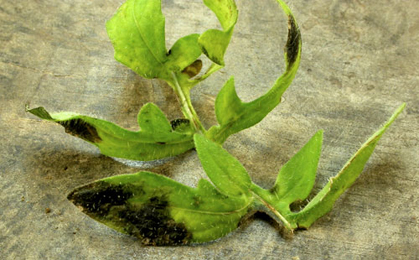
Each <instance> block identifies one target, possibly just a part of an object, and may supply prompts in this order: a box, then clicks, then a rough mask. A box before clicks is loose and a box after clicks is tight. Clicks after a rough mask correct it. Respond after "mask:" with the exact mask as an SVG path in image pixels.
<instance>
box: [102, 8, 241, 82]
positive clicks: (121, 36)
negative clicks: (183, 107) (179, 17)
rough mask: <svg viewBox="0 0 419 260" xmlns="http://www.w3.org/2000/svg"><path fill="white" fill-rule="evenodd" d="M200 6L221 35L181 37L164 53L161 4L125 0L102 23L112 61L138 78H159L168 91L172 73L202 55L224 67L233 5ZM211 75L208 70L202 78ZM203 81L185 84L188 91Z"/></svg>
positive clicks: (234, 17) (234, 15) (215, 32)
mask: <svg viewBox="0 0 419 260" xmlns="http://www.w3.org/2000/svg"><path fill="white" fill-rule="evenodd" d="M204 2H205V4H206V5H207V6H208V7H209V8H210V9H211V10H212V11H213V12H214V13H215V14H216V15H217V17H218V19H219V20H220V23H221V25H222V26H223V28H224V31H219V30H215V29H210V30H208V31H206V32H204V33H203V34H202V35H199V34H191V35H188V36H185V37H183V38H181V39H179V40H178V41H176V43H175V44H174V45H173V46H172V48H171V49H170V51H169V52H167V50H166V45H165V44H166V42H165V17H164V16H163V13H162V11H161V0H154V1H149V0H127V1H126V2H125V3H124V4H123V5H122V6H121V7H120V8H119V9H118V11H117V13H116V14H115V15H114V16H113V17H112V18H111V19H110V20H109V21H108V22H107V23H106V29H107V31H108V35H109V38H110V39H111V42H112V44H113V46H114V49H115V59H116V60H117V61H119V62H121V63H122V64H124V65H126V66H127V67H129V68H131V69H132V70H133V71H135V72H136V73H138V74H139V75H141V76H142V77H145V78H160V79H163V80H166V81H167V82H168V83H169V84H170V85H171V86H172V87H173V85H174V82H173V76H172V73H173V72H174V73H181V72H182V71H184V70H185V69H186V68H187V67H188V66H191V65H194V62H196V61H197V59H198V58H199V56H200V55H201V54H202V52H203V51H204V53H205V54H206V55H207V56H208V57H209V58H210V59H211V60H213V61H214V62H216V63H218V64H223V65H224V60H223V59H224V54H225V51H226V49H227V46H228V44H229V42H230V38H231V34H232V32H233V28H234V24H235V23H236V21H237V9H236V5H235V3H234V1H233V0H223V1H221V2H220V1H212V0H207V1H204ZM195 65H196V63H195ZM214 71H215V70H209V71H208V72H207V73H206V75H205V78H206V77H207V76H209V75H210V74H212V73H213V72H214ZM203 79H204V77H203V78H201V79H200V80H192V81H190V82H187V84H188V85H190V86H189V88H192V86H191V85H196V84H197V83H199V82H200V81H201V80H203Z"/></svg>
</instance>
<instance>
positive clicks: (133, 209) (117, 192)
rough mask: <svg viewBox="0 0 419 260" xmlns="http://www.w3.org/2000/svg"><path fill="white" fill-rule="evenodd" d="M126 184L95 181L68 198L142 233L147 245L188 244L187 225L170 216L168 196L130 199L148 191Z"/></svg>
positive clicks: (106, 219) (102, 219)
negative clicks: (132, 200) (166, 197)
mask: <svg viewBox="0 0 419 260" xmlns="http://www.w3.org/2000/svg"><path fill="white" fill-rule="evenodd" d="M126 185H127V184H125V185H124V186H122V185H112V184H109V183H106V182H97V183H92V184H89V185H87V186H83V187H81V188H78V189H76V190H75V191H73V192H72V193H70V195H68V199H69V200H70V201H71V202H73V203H74V204H75V205H76V206H79V207H80V208H81V210H82V211H83V212H84V213H85V214H87V215H89V216H90V217H91V218H93V219H95V220H97V221H99V222H102V223H104V224H106V225H108V224H111V227H114V228H115V229H117V230H118V231H120V232H124V233H126V234H129V235H132V236H135V237H138V238H139V239H141V242H142V243H143V244H144V245H154V246H168V245H184V244H187V243H188V242H189V241H190V240H191V238H192V234H191V233H190V232H188V230H187V229H186V227H185V225H184V224H183V223H176V222H175V220H173V219H172V218H171V217H170V212H169V209H168V208H169V207H170V206H169V203H168V201H167V199H165V198H164V197H157V196H154V197H151V198H150V199H148V200H146V201H145V202H144V203H142V204H139V203H138V202H137V203H130V202H128V200H129V199H130V198H132V197H133V196H134V193H135V198H138V199H141V197H142V196H146V193H145V192H144V190H143V189H142V187H141V186H137V185H136V186H131V187H130V186H126Z"/></svg>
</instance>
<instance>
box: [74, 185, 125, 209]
mask: <svg viewBox="0 0 419 260" xmlns="http://www.w3.org/2000/svg"><path fill="white" fill-rule="evenodd" d="M132 196H133V194H132V192H130V191H128V190H127V188H126V187H125V188H124V187H123V186H121V185H111V184H109V183H106V182H98V183H92V184H89V185H87V186H83V187H81V188H79V189H76V190H74V191H73V192H71V193H70V194H69V195H68V196H67V198H68V200H70V201H71V202H73V203H74V204H75V205H77V206H80V207H82V210H83V212H85V213H86V214H89V215H90V214H92V213H93V214H98V215H101V216H104V215H106V214H108V212H109V210H110V208H111V207H113V206H117V205H124V204H125V203H126V201H127V200H128V199H129V198H131V197H132Z"/></svg>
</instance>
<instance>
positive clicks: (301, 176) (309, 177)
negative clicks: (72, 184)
mask: <svg viewBox="0 0 419 260" xmlns="http://www.w3.org/2000/svg"><path fill="white" fill-rule="evenodd" d="M403 108H404V105H403V106H401V107H400V108H399V109H398V110H397V111H396V113H395V114H394V115H393V116H392V117H391V118H390V120H389V121H388V122H387V123H386V124H385V125H384V126H383V128H381V129H380V130H379V131H378V132H376V133H375V134H374V135H373V136H372V137H371V138H370V139H369V140H368V141H367V142H366V144H364V145H363V146H362V147H361V149H360V150H359V151H358V152H357V153H356V154H355V155H354V157H352V159H351V160H350V161H349V162H348V163H347V164H346V166H345V167H344V168H343V170H342V171H341V172H340V173H339V174H338V175H337V176H336V177H334V178H332V179H331V181H330V182H329V183H328V185H326V187H325V188H324V189H323V190H322V191H321V192H320V193H319V194H318V195H317V196H316V197H315V198H314V199H313V200H312V201H311V202H310V203H309V204H308V205H307V206H306V207H305V208H304V209H303V210H302V211H300V212H297V213H294V212H290V211H289V204H290V203H292V202H294V201H296V200H302V199H305V198H306V197H307V195H308V193H309V192H310V190H311V188H312V186H313V182H314V177H315V172H316V168H317V164H318V160H319V156H320V150H321V143H322V132H321V131H319V132H317V133H316V134H315V135H314V136H313V137H312V138H311V140H310V141H309V142H308V143H307V144H306V145H305V146H304V147H303V148H302V149H301V150H300V151H299V152H298V153H297V154H296V155H295V156H294V157H293V158H291V160H290V161H289V162H288V163H287V164H285V165H284V166H283V167H282V169H281V171H280V173H279V176H278V178H277V181H276V183H275V185H274V187H273V188H272V189H270V190H265V189H263V188H261V187H259V186H258V185H256V184H255V183H252V181H251V179H250V177H249V175H248V174H247V172H246V170H245V169H244V168H243V166H242V165H241V164H240V163H239V162H238V161H237V159H235V158H234V157H232V156H231V155H230V154H228V152H227V151H225V150H224V149H223V148H222V147H221V146H220V145H218V144H216V143H214V142H212V141H210V140H209V139H207V138H206V137H204V136H203V135H199V134H195V136H194V140H195V144H196V149H197V152H198V156H199V159H200V160H201V163H202V166H203V168H204V170H205V171H206V173H207V175H208V177H209V178H210V179H211V181H212V182H213V183H214V185H215V187H214V186H213V185H212V184H211V183H210V182H208V181H206V180H204V179H201V180H200V182H199V183H198V187H197V188H191V187H188V186H185V185H183V184H180V183H178V182H176V181H173V180H171V179H169V178H167V177H164V176H160V175H157V174H154V173H150V172H139V173H136V174H130V175H120V176H114V177H110V178H106V179H102V180H99V181H96V182H94V183H91V184H88V185H85V186H83V187H80V188H77V189H75V190H74V191H73V192H71V193H70V195H69V196H68V199H69V200H71V201H72V202H73V203H74V204H75V205H77V206H78V207H79V208H80V209H81V210H82V211H83V212H84V213H86V214H87V215H89V216H90V217H92V218H93V219H95V220H97V221H99V222H101V223H103V224H105V225H107V226H109V227H111V228H113V229H115V230H117V231H119V232H122V233H126V234H130V235H133V236H136V237H138V238H140V239H141V241H142V243H144V244H148V245H181V244H187V243H201V242H208V241H211V240H215V239H217V238H220V237H223V236H225V235H227V234H228V233H229V232H231V231H233V230H235V229H236V228H237V227H238V225H240V223H241V222H242V220H243V219H246V218H247V217H249V216H250V215H251V214H253V213H254V212H256V211H263V212H266V213H267V214H268V215H269V216H272V217H273V218H274V219H275V220H276V221H278V222H282V223H283V224H284V226H285V227H286V229H287V230H290V231H292V230H294V229H295V228H297V227H308V226H310V225H311V224H312V223H313V221H315V220H316V219H318V218H319V217H321V216H322V215H323V214H325V213H326V212H327V211H329V210H330V209H331V207H332V206H333V203H334V201H335V200H336V199H337V197H338V196H339V195H340V194H342V192H344V190H346V189H347V188H349V186H351V185H352V183H353V182H354V181H355V179H356V178H357V177H358V176H359V174H360V173H361V171H362V169H363V167H364V165H365V162H366V161H367V160H368V158H369V156H370V155H371V153H372V151H373V150H374V147H375V145H376V143H377V141H378V139H379V138H380V137H381V136H382V134H383V133H384V131H385V130H386V129H387V128H388V127H389V125H390V124H391V123H392V122H393V121H394V119H395V118H396V117H397V115H399V114H400V113H401V111H402V110H403ZM35 113H40V114H45V112H43V111H42V110H38V111H35Z"/></svg>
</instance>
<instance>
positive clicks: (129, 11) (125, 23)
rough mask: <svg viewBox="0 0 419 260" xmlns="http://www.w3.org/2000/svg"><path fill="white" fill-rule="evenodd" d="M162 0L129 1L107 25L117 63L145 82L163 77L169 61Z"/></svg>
mask: <svg viewBox="0 0 419 260" xmlns="http://www.w3.org/2000/svg"><path fill="white" fill-rule="evenodd" d="M164 27H165V18H164V16H163V13H162V11H161V0H153V1H148V0H127V1H126V2H125V3H124V4H123V5H122V6H121V7H120V8H119V9H118V11H117V13H116V14H115V15H114V16H113V17H112V18H111V19H110V20H109V21H108V22H107V23H106V29H107V31H108V35H109V38H110V39H111V41H112V44H113V46H114V48H115V59H116V60H117V61H119V62H121V63H123V64H125V65H126V66H128V67H130V68H131V69H132V70H134V71H135V72H137V73H138V74H140V75H141V76H143V77H145V78H155V77H161V76H162V74H163V73H164V71H162V68H163V64H164V63H165V62H166V61H167V56H166V54H167V53H166V43H165V30H164V29H165V28H164Z"/></svg>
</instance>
